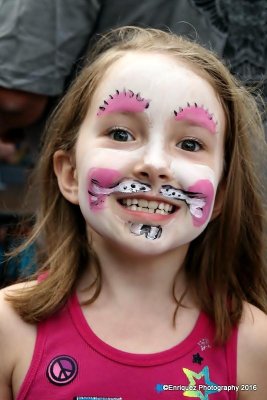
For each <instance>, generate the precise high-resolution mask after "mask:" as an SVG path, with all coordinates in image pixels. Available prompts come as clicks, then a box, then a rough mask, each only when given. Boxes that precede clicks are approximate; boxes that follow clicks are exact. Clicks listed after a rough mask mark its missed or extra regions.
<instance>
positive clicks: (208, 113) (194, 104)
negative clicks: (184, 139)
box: [173, 102, 217, 125]
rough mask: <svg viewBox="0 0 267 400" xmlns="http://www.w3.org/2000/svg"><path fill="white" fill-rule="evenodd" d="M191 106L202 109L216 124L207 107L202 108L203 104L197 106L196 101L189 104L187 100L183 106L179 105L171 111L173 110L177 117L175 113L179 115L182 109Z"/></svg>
mask: <svg viewBox="0 0 267 400" xmlns="http://www.w3.org/2000/svg"><path fill="white" fill-rule="evenodd" d="M192 107H195V108H200V109H202V110H203V111H204V112H205V113H206V114H207V117H208V119H209V120H212V121H213V122H214V123H215V124H216V125H217V121H215V120H214V117H213V114H212V113H210V112H209V110H208V109H207V108H204V106H203V105H201V106H199V105H198V104H197V103H193V104H190V103H189V102H187V105H186V106H185V107H179V109H178V111H177V110H174V111H173V112H174V115H175V117H177V115H179V114H180V113H181V112H183V111H184V110H186V109H188V108H192Z"/></svg>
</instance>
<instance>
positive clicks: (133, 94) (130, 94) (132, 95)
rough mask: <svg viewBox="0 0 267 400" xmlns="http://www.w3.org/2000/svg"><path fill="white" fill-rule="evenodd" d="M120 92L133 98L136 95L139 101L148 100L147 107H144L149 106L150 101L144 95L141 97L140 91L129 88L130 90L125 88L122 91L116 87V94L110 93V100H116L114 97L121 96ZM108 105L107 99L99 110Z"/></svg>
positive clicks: (104, 108)
mask: <svg viewBox="0 0 267 400" xmlns="http://www.w3.org/2000/svg"><path fill="white" fill-rule="evenodd" d="M120 94H124V96H125V97H126V96H128V97H129V98H130V99H132V98H133V97H135V98H136V100H137V101H139V102H143V101H146V104H145V107H144V108H145V109H147V108H148V107H149V101H147V100H145V99H144V98H143V97H141V95H140V93H139V92H138V93H134V92H133V91H132V90H130V89H128V90H126V89H123V91H122V92H120V91H119V90H118V89H116V91H115V94H113V95H111V94H110V95H109V100H114V97H115V96H119V95H120ZM108 105H109V102H108V101H107V100H104V105H101V106H100V107H99V111H105V110H106V108H107V106H108Z"/></svg>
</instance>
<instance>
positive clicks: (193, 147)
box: [177, 139, 203, 151]
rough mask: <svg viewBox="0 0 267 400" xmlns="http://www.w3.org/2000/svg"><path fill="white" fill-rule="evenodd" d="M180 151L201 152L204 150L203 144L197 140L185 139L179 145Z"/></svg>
mask: <svg viewBox="0 0 267 400" xmlns="http://www.w3.org/2000/svg"><path fill="white" fill-rule="evenodd" d="M177 147H179V149H182V150H185V151H199V150H201V149H202V148H203V146H202V144H201V143H200V142H198V141H197V140H196V139H185V140H182V141H181V142H180V143H178V144H177Z"/></svg>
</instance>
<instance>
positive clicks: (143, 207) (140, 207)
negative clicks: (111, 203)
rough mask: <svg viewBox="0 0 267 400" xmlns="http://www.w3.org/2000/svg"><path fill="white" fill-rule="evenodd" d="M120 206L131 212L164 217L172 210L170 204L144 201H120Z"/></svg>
mask: <svg viewBox="0 0 267 400" xmlns="http://www.w3.org/2000/svg"><path fill="white" fill-rule="evenodd" d="M122 204H123V205H125V206H126V207H127V208H129V209H130V210H132V211H142V212H148V213H150V214H153V213H156V214H161V215H166V214H169V213H170V212H171V211H172V209H173V206H172V205H171V204H167V203H158V202H157V201H147V200H145V199H122Z"/></svg>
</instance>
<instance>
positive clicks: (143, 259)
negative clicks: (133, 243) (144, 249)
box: [79, 237, 188, 306]
mask: <svg viewBox="0 0 267 400" xmlns="http://www.w3.org/2000/svg"><path fill="white" fill-rule="evenodd" d="M93 247H94V250H95V253H96V254H97V257H98V260H99V263H100V265H101V278H102V286H101V295H100V296H101V298H102V299H104V298H105V299H108V300H109V301H112V302H113V303H117V304H122V303H123V304H124V305H125V306H126V305H127V304H129V306H130V304H132V305H133V304H135V305H138V303H139V304H140V305H141V304H143V305H145V304H147V305H149V304H150V305H151V304H154V305H156V304H157V303H158V304H161V306H162V305H163V304H165V305H167V304H170V303H173V302H174V298H173V294H172V293H173V286H174V282H175V296H176V298H178V299H179V298H180V297H181V295H182V294H183V292H184V290H185V288H186V283H185V274H184V269H183V262H184V259H185V256H186V253H187V250H188V245H184V246H182V247H180V248H179V249H175V250H171V251H169V252H166V253H163V254H159V255H153V254H152V255H146V256H144V255H140V254H139V255H134V254H128V253H127V252H126V251H123V249H121V248H120V249H119V248H116V246H114V243H109V242H106V241H105V242H104V241H103V240H102V239H101V238H99V237H98V238H97V239H96V240H94V243H93ZM91 280H92V275H91V268H88V270H87V271H86V273H85V274H84V277H83V280H82V282H80V285H79V289H83V288H85V287H88V286H89V284H90V281H91ZM87 295H88V294H87ZM187 297H188V296H187Z"/></svg>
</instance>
